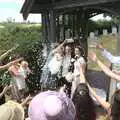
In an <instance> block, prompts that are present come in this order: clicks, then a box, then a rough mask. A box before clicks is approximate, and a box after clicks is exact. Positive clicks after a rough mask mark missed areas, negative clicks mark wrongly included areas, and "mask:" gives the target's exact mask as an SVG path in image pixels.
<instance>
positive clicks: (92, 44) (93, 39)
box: [88, 32, 98, 48]
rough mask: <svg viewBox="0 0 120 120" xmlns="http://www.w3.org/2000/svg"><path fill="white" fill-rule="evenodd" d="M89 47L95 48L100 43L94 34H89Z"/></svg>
mask: <svg viewBox="0 0 120 120" xmlns="http://www.w3.org/2000/svg"><path fill="white" fill-rule="evenodd" d="M88 40H89V41H88V45H89V47H92V48H95V47H96V45H97V42H98V39H97V37H96V36H95V33H94V32H90V33H89V38H88Z"/></svg>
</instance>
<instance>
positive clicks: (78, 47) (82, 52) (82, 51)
mask: <svg viewBox="0 0 120 120" xmlns="http://www.w3.org/2000/svg"><path fill="white" fill-rule="evenodd" d="M75 48H77V49H79V51H80V55H81V56H82V57H84V55H85V52H84V49H83V48H82V47H80V46H75Z"/></svg>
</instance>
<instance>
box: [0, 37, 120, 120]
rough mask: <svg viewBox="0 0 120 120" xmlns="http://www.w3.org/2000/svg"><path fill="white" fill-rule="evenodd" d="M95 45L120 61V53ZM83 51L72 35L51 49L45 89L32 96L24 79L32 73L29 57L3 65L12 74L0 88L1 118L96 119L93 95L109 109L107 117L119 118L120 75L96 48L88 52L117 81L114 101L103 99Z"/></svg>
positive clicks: (110, 57) (113, 119) (105, 53)
mask: <svg viewBox="0 0 120 120" xmlns="http://www.w3.org/2000/svg"><path fill="white" fill-rule="evenodd" d="M96 47H97V48H98V49H100V50H101V52H102V55H103V56H105V57H106V58H107V59H108V60H109V61H110V62H111V63H115V64H118V63H119V62H120V57H119V56H117V57H116V56H113V55H112V54H111V53H109V52H108V51H107V50H106V49H105V48H104V46H103V45H102V44H98V45H97V46H96ZM84 55H85V52H84V49H83V48H82V47H81V46H80V45H79V44H78V43H75V42H74V40H73V39H67V40H65V41H64V42H62V43H59V44H57V46H55V48H54V49H53V51H52V52H51V53H50V56H51V59H50V61H49V62H48V64H47V66H46V69H45V70H47V72H46V73H47V75H46V76H44V80H43V79H42V80H40V84H42V88H43V89H42V90H43V91H40V92H39V93H38V94H37V95H34V96H32V97H31V96H30V95H29V96H28V97H25V93H26V92H27V90H28V89H27V86H26V82H25V81H26V79H27V76H28V75H29V74H30V73H32V72H31V70H30V68H29V66H28V62H27V61H25V60H23V58H19V59H16V60H13V61H12V62H9V63H8V64H7V65H3V66H0V70H3V69H8V71H9V73H10V75H11V77H12V80H11V82H10V85H9V86H8V85H7V86H5V87H3V89H1V90H2V91H0V92H1V93H0V104H1V105H0V120H24V119H25V120H96V118H97V117H96V111H95V107H96V104H95V101H94V98H95V99H96V101H97V102H98V103H99V104H100V105H101V106H102V107H103V108H104V110H105V111H106V117H105V120H120V114H119V112H120V90H119V85H118V84H119V81H120V75H119V74H117V71H112V70H110V69H109V68H108V67H107V66H106V65H105V64H104V63H102V61H100V60H99V58H98V57H97V55H96V53H95V52H89V53H88V58H89V60H91V61H93V62H95V63H96V64H98V66H99V67H100V68H101V69H102V70H103V72H105V74H107V75H108V76H109V77H111V78H113V79H114V81H117V84H116V83H115V84H116V86H117V87H116V89H115V90H113V96H112V97H111V102H107V101H105V100H103V99H102V98H101V97H100V96H98V95H97V94H96V92H95V91H94V90H93V88H92V87H91V86H90V84H89V83H88V80H86V77H85V73H86V65H87V62H86V61H85V59H84ZM43 72H44V71H43ZM9 90H11V91H12V92H11V93H10V95H11V100H8V101H7V102H5V96H4V95H5V94H7V91H9ZM27 108H28V109H27ZM26 109H27V113H26V114H25V110H26Z"/></svg>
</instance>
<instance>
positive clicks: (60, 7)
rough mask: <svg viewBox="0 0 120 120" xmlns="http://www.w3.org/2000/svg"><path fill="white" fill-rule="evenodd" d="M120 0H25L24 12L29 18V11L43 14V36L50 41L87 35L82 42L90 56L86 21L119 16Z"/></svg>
mask: <svg viewBox="0 0 120 120" xmlns="http://www.w3.org/2000/svg"><path fill="white" fill-rule="evenodd" d="M119 6H120V0H25V2H24V4H23V7H22V10H21V13H22V14H23V18H24V19H27V17H28V15H29V14H30V13H37V14H41V16H42V28H43V29H42V30H43V38H44V40H45V41H46V42H48V43H54V42H56V40H59V39H63V40H64V39H65V38H66V35H65V32H66V31H68V33H69V37H79V35H80V34H81V33H82V34H84V40H83V41H82V44H83V47H84V49H85V57H87V49H88V45H87V37H88V30H87V23H88V19H89V18H91V17H93V16H95V15H98V14H101V13H109V14H115V15H117V16H119V15H120V7H119Z"/></svg>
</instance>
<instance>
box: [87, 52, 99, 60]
mask: <svg viewBox="0 0 120 120" xmlns="http://www.w3.org/2000/svg"><path fill="white" fill-rule="evenodd" d="M88 58H89V59H90V60H92V61H96V59H97V56H96V54H95V52H92V51H91V52H89V53H88Z"/></svg>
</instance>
